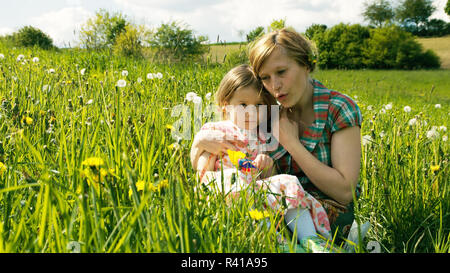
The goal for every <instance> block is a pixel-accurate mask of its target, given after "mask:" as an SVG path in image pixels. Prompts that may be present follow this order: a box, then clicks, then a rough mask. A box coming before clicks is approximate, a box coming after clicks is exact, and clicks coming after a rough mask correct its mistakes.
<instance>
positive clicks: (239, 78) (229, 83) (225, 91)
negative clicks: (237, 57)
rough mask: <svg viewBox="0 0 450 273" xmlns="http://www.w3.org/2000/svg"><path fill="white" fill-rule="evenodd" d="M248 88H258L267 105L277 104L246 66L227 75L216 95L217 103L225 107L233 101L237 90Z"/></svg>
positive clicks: (237, 67) (232, 70)
mask: <svg viewBox="0 0 450 273" xmlns="http://www.w3.org/2000/svg"><path fill="white" fill-rule="evenodd" d="M247 86H251V87H254V88H256V90H258V91H259V94H260V96H262V99H263V101H264V103H265V104H267V105H275V104H277V103H276V100H275V98H274V97H273V96H272V95H270V94H269V92H268V91H267V90H265V89H264V86H263V85H262V84H261V82H260V81H259V80H258V78H257V77H256V75H255V74H254V73H253V70H252V68H251V67H250V66H249V65H246V64H243V65H239V66H236V67H234V68H232V69H231V70H230V71H228V73H227V74H225V76H224V77H223V79H222V81H221V82H220V85H219V88H218V90H217V93H216V103H217V104H218V105H219V106H224V105H225V104H226V103H228V102H229V101H230V100H231V98H232V97H233V95H234V94H235V92H236V90H237V89H239V88H241V87H247Z"/></svg>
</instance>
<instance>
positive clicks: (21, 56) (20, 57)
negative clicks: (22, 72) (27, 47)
mask: <svg viewBox="0 0 450 273" xmlns="http://www.w3.org/2000/svg"><path fill="white" fill-rule="evenodd" d="M23 58H25V56H24V55H23V54H20V55H19V56H17V61H18V62H20V61H21V60H22V59H23Z"/></svg>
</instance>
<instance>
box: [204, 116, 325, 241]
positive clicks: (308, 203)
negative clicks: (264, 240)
mask: <svg viewBox="0 0 450 273" xmlns="http://www.w3.org/2000/svg"><path fill="white" fill-rule="evenodd" d="M201 130H219V131H222V132H223V133H225V137H226V138H227V139H228V140H230V139H234V140H240V141H242V142H244V143H245V145H244V146H243V147H238V148H239V151H240V152H243V153H245V154H246V155H247V157H246V158H247V159H250V160H252V161H253V160H255V159H256V156H257V155H258V154H260V153H262V152H264V150H265V151H267V150H268V149H269V150H270V148H271V147H275V148H276V146H278V142H276V141H273V142H271V141H270V134H268V133H261V132H260V133H259V134H258V135H257V136H256V135H254V134H252V133H251V132H249V131H245V130H242V129H240V128H239V127H237V126H236V125H235V124H234V123H232V122H231V121H219V122H209V123H206V124H204V125H203V127H202V128H201ZM263 145H266V146H263ZM275 148H274V149H275ZM211 158H212V157H210V159H211ZM221 166H222V167H223V168H222V171H221ZM222 177H223V183H222ZM200 179H201V181H202V182H203V183H204V184H205V185H206V186H207V187H208V188H209V189H210V190H217V191H222V190H223V191H224V193H225V194H229V195H230V196H232V197H238V196H239V195H240V193H241V192H242V191H243V190H247V191H248V190H253V191H254V190H262V191H264V192H267V194H266V197H267V200H266V205H267V206H270V207H271V208H272V209H273V210H274V211H276V212H280V213H282V214H284V213H285V212H286V210H288V209H293V208H298V207H300V208H304V209H308V210H309V212H310V214H311V217H312V219H313V222H314V226H315V228H316V231H317V232H318V233H320V234H321V235H323V236H324V237H326V238H330V223H329V221H328V217H327V214H326V211H325V209H324V208H323V207H322V205H321V204H320V203H319V202H318V201H317V200H316V199H315V198H314V197H313V196H311V195H310V194H309V193H307V192H306V191H305V190H304V189H303V187H302V186H301V184H300V182H299V180H298V178H297V177H296V176H294V175H288V174H279V175H274V176H271V177H268V178H265V179H259V180H256V178H255V177H254V176H253V175H252V174H251V173H250V172H245V171H241V170H237V168H236V166H234V165H233V164H232V163H231V160H230V157H229V156H228V155H222V156H221V157H218V158H217V160H216V162H215V166H214V171H203V172H201V174H200Z"/></svg>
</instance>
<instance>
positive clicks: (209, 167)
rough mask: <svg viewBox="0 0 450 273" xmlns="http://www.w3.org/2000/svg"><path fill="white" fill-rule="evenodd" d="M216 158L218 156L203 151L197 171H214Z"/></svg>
mask: <svg viewBox="0 0 450 273" xmlns="http://www.w3.org/2000/svg"><path fill="white" fill-rule="evenodd" d="M216 158H217V156H215V155H213V154H211V153H208V152H203V153H202V154H201V155H200V156H199V158H198V163H197V171H198V172H203V171H214V163H215V162H216Z"/></svg>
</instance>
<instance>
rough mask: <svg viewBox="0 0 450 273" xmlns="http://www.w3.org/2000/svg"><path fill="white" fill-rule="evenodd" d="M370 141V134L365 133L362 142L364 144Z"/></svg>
mask: <svg viewBox="0 0 450 273" xmlns="http://www.w3.org/2000/svg"><path fill="white" fill-rule="evenodd" d="M371 142H372V137H371V136H369V135H365V136H363V137H362V144H363V145H364V146H366V145H368V144H370V143H371Z"/></svg>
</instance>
